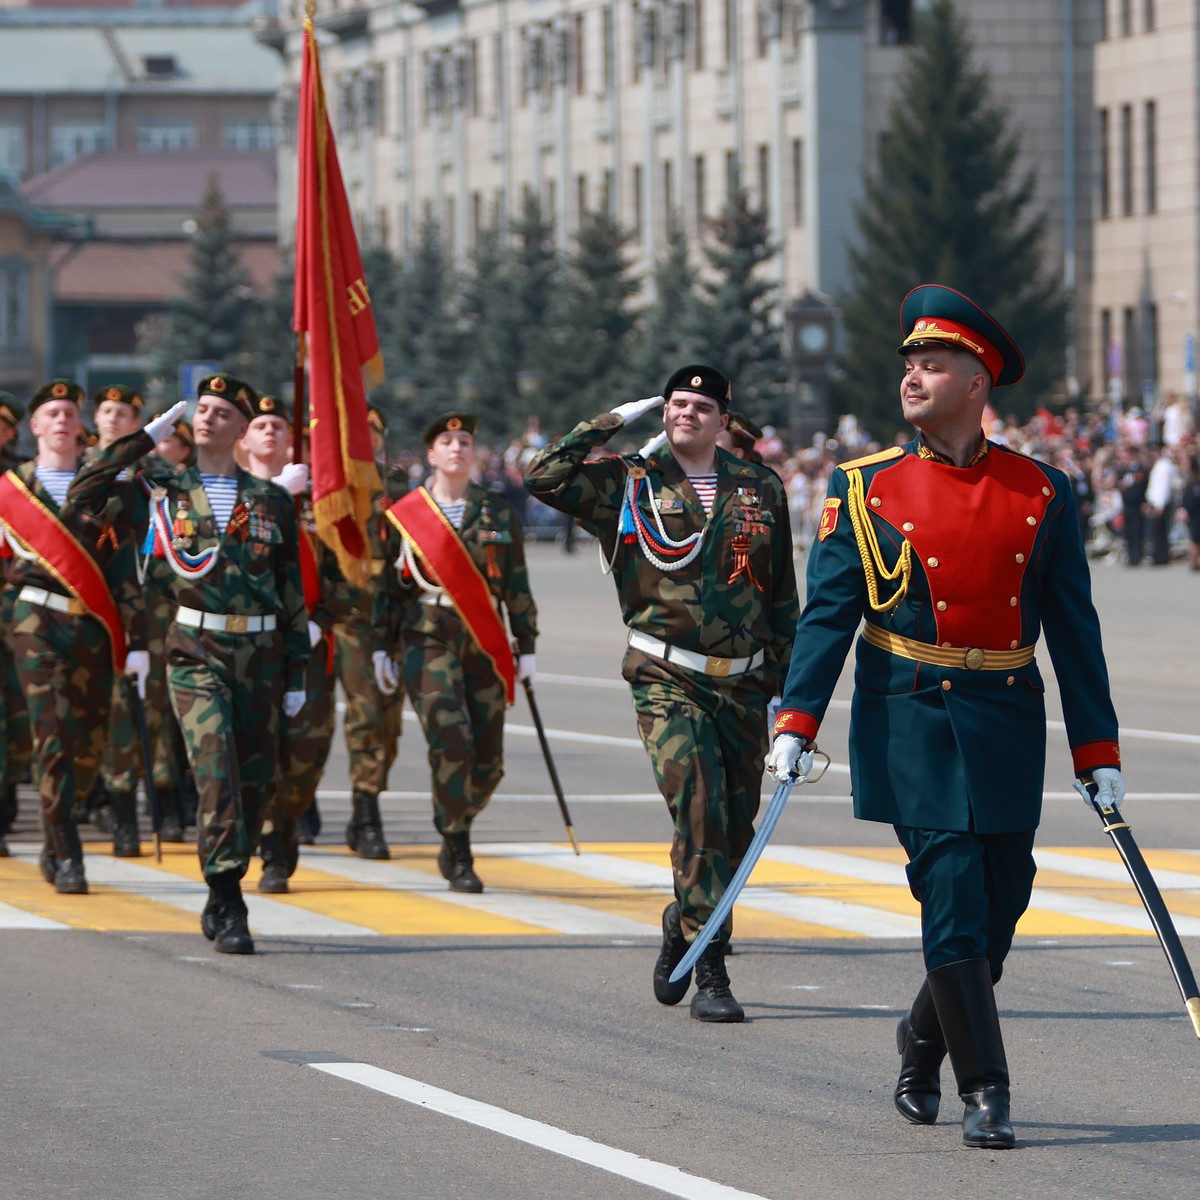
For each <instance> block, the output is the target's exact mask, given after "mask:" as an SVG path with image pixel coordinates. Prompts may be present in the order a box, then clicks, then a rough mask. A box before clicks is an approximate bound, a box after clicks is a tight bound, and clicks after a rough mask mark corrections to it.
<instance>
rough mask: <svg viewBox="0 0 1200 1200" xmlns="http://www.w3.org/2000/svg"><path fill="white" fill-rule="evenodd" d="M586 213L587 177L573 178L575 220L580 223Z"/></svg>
mask: <svg viewBox="0 0 1200 1200" xmlns="http://www.w3.org/2000/svg"><path fill="white" fill-rule="evenodd" d="M587 211H588V194H587V176H586V175H576V176H575V220H576V222H582V221H583V219H584V217H586V216H587Z"/></svg>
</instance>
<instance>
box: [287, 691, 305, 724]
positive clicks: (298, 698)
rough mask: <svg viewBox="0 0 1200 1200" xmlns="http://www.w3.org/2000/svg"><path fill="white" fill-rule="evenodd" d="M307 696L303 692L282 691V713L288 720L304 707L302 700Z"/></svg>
mask: <svg viewBox="0 0 1200 1200" xmlns="http://www.w3.org/2000/svg"><path fill="white" fill-rule="evenodd" d="M306 698H307V694H306V693H305V692H284V693H283V715H284V716H285V717H287V718H289V720H290V719H291V718H292V717H294V716H297V715H298V714H299V712H300V710H301V709H302V708H303V707H304V701H305V699H306Z"/></svg>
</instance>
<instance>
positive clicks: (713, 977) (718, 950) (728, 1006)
mask: <svg viewBox="0 0 1200 1200" xmlns="http://www.w3.org/2000/svg"><path fill="white" fill-rule="evenodd" d="M692 1016H693V1017H695V1018H696V1020H697V1021H714V1022H724V1023H727V1024H736V1023H737V1022H739V1021H744V1020H745V1019H746V1012H745V1010H744V1009H743V1008H742V1006H741V1005H740V1004H739V1003H738V1002H737V1001H736V1000H735V999H734V998H733V992H731V991H730V990H729V972H728V971H726V970H725V952H724V949H723V947H721V946H714V945H712V944H711V943H710V944H709V945H708V946H707V947H706V948H705V951H704V953H703V954H702V955H700V957H699V958H698V959H697V960H696V994H695V995H694V996H693V997H692Z"/></svg>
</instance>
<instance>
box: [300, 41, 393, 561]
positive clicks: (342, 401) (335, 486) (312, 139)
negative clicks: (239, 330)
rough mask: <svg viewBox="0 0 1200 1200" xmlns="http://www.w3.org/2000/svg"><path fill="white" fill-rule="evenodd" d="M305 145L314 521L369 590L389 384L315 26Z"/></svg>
mask: <svg viewBox="0 0 1200 1200" xmlns="http://www.w3.org/2000/svg"><path fill="white" fill-rule="evenodd" d="M299 142H300V146H299V196H298V201H297V206H296V308H295V314H294V319H293V326H294V328H295V329H296V331H297V333H299V334H300V335H301V347H302V348H301V350H300V354H301V355H303V353H304V350H303V344H304V335H305V334H307V342H308V374H309V413H310V445H311V454H312V487H313V515H314V517H315V518H316V523H317V533H318V534H319V536H320V537H321V540H322V541H324V542H325V543H327V544H328V545H329V546H330V547H332V549H333V551H334V553H335V554H336V555H337V559H338V565H339V566H340V567H341V569H342V572H343V574H344V575H345V576H346V578H347V579H349V580H351V581H352V582H357V583H365V582H366V581H367V579H368V578H369V569H368V557H369V553H368V542H367V532H366V530H367V521H368V520H369V519H370V517H371V496H372V494H373V493H375V492H377V491H379V489H380V481H379V471H378V468H377V467H376V466H375V454H374V452H373V450H372V448H371V432H370V427H369V425H368V424H367V388H368V387H374V386H375V384H376V383H378V382H380V381H381V380H382V378H383V360H382V358H381V357H380V354H379V337H378V335H377V334H376V332H375V314H374V312H373V310H372V308H371V296H370V293H369V292H368V291H367V284H366V280H365V279H364V278H363V267H362V258H361V256H360V255H359V252H358V241H357V239H356V238H355V236H354V224H353V222H352V221H351V219H350V206H349V204H348V203H347V202H346V188H345V185H344V184H343V183H342V172H341V168H340V167H339V166H338V157H337V147H336V146H335V145H334V141H333V130H332V129H331V128H330V125H329V115H328V113H327V112H326V109H325V88H324V86H323V84H322V82H321V61H320V58H319V57H318V55H317V42H316V38H315V37H314V36H313V23H312V20H311V18H309V19H307V20H306V21H305V22H304V60H303V65H302V68H301V73H300V138H299ZM364 375H365V376H366V377H367V380H368V382H367V383H364ZM299 407H300V406H299V403H297V415H299V412H298V410H299Z"/></svg>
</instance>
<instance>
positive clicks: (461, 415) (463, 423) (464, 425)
mask: <svg viewBox="0 0 1200 1200" xmlns="http://www.w3.org/2000/svg"><path fill="white" fill-rule="evenodd" d="M478 424H479V421H478V418H477V417H476V416H475V414H474V413H467V412H448V413H442V415H441V416H440V417H438V418H437V420H435V421H431V422H430V423H429V424H428V425H426V426H425V432H424V433H423V434H422V435H421V436H422V438H423V439H424V441H425V445H427V446H430V445H432V444H433V439H434V438H435V437H437V435H438V434H439V433H456V432H458V431H459V430H460V429H461V430H462V432H463V433H469V434H470V435H471V436H472V437H474V436H475V427H476V425H478Z"/></svg>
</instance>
